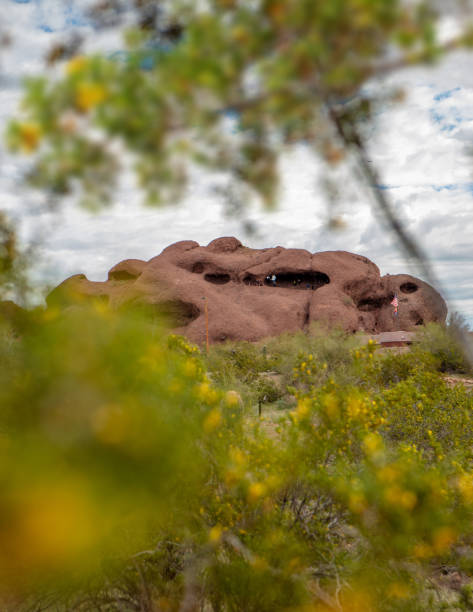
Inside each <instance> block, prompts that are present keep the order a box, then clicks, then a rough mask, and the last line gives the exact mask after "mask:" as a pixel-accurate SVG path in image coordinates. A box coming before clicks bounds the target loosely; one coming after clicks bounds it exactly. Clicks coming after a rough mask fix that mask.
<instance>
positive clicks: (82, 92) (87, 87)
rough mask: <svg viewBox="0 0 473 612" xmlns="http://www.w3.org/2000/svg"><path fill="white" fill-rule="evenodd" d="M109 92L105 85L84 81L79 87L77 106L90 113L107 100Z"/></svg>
mask: <svg viewBox="0 0 473 612" xmlns="http://www.w3.org/2000/svg"><path fill="white" fill-rule="evenodd" d="M106 97H107V92H106V90H105V87H103V85H100V84H99V83H92V82H90V81H84V82H81V83H79V84H78V85H77V90H76V100H75V101H76V106H77V107H78V108H79V109H80V110H81V111H84V112H87V111H89V110H90V109H91V108H93V107H94V106H97V105H98V104H100V103H101V102H103V101H104V100H105V98H106Z"/></svg>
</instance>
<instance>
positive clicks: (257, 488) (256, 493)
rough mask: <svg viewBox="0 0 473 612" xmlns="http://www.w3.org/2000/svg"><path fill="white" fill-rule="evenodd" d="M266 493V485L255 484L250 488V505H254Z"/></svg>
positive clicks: (248, 496) (248, 495)
mask: <svg viewBox="0 0 473 612" xmlns="http://www.w3.org/2000/svg"><path fill="white" fill-rule="evenodd" d="M265 493H266V485H264V484H263V483H262V482H253V483H252V484H251V485H250V486H249V487H248V494H247V498H248V501H249V502H250V503H254V502H256V501H258V499H260V497H262V496H263V495H264V494H265Z"/></svg>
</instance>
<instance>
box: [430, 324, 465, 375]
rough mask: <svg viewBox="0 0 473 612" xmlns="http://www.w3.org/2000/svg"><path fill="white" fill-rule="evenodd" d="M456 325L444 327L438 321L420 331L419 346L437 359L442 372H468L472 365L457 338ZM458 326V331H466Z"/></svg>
mask: <svg viewBox="0 0 473 612" xmlns="http://www.w3.org/2000/svg"><path fill="white" fill-rule="evenodd" d="M454 327H455V325H452V326H451V328H444V327H442V326H441V325H438V324H437V323H429V324H428V325H426V326H425V327H424V328H423V329H422V332H421V333H420V343H419V348H420V350H421V351H425V352H428V353H430V354H431V355H432V356H433V357H434V358H435V359H436V360H437V362H438V365H437V368H438V369H439V370H440V372H459V373H467V372H470V371H471V367H470V365H469V364H468V361H467V359H466V358H465V355H464V353H463V351H462V349H461V347H460V346H459V344H458V342H457V340H456V338H455V335H454V330H453V328H454ZM456 327H457V330H456V331H457V333H464V332H463V331H462V330H460V329H458V326H456Z"/></svg>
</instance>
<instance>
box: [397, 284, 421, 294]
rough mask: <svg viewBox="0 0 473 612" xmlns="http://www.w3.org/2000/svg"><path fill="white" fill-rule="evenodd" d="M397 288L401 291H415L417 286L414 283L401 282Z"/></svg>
mask: <svg viewBox="0 0 473 612" xmlns="http://www.w3.org/2000/svg"><path fill="white" fill-rule="evenodd" d="M399 289H400V290H401V291H402V292H403V293H415V292H416V291H417V289H419V287H418V286H417V285H416V284H415V283H403V284H402V285H401V286H400V287H399Z"/></svg>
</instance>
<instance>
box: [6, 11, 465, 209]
mask: <svg viewBox="0 0 473 612" xmlns="http://www.w3.org/2000/svg"><path fill="white" fill-rule="evenodd" d="M145 4H146V6H144V5H143V6H141V5H140V6H137V10H138V11H141V12H142V13H143V18H142V19H141V21H140V20H138V21H139V23H141V24H143V23H146V24H148V25H147V26H146V27H144V26H143V25H141V26H139V27H134V28H129V29H128V30H126V31H125V33H124V34H125V35H124V45H125V46H126V51H125V53H124V54H123V55H124V58H119V59H114V58H113V57H105V56H100V55H95V56H90V57H89V56H80V55H78V56H76V57H74V58H73V59H72V60H70V61H69V62H68V63H67V64H66V66H65V67H64V74H63V76H59V77H51V78H49V79H45V78H39V79H32V80H30V81H29V82H27V83H26V84H25V88H26V89H25V99H24V104H23V108H22V115H23V116H22V117H21V118H20V119H18V120H16V121H15V122H13V123H12V124H11V126H10V129H9V134H8V137H9V141H10V145H11V147H12V148H13V149H17V150H22V151H24V152H29V153H33V152H35V153H36V158H35V159H36V168H35V171H34V172H33V174H32V178H33V182H34V183H35V184H37V185H39V186H41V187H43V188H45V187H46V188H50V189H51V190H52V191H53V192H54V193H56V192H59V193H65V192H67V191H69V190H71V189H72V187H73V185H77V184H79V185H80V186H81V187H82V188H83V192H84V193H85V194H86V195H85V199H86V201H87V202H88V203H89V205H92V204H94V205H96V206H99V205H103V204H104V203H105V202H106V201H108V200H110V199H111V198H112V193H113V180H114V177H115V176H116V174H117V172H118V170H119V168H120V166H123V164H124V163H125V162H124V159H125V158H124V153H129V154H131V159H132V160H133V161H132V162H131V163H132V164H133V166H134V169H135V171H136V174H137V177H138V180H139V183H140V185H141V186H142V187H143V189H144V191H145V193H146V194H147V195H146V198H147V201H148V202H150V203H165V202H175V201H177V200H178V199H179V198H180V197H181V196H182V194H183V193H184V189H185V184H186V179H187V176H188V172H189V169H190V168H191V167H192V164H194V163H199V164H203V165H205V166H208V167H210V168H213V169H216V170H219V171H223V172H226V173H227V174H228V175H229V176H230V177H231V178H232V180H233V182H234V183H236V184H237V185H239V186H240V193H241V194H242V195H241V197H243V198H244V199H247V198H248V197H249V194H250V193H251V192H253V193H254V194H257V195H258V196H260V197H261V199H262V200H263V202H265V204H266V205H272V204H274V203H275V201H276V199H277V185H278V158H279V155H280V153H281V152H282V150H283V149H284V147H286V146H288V145H290V144H293V143H295V142H305V143H307V144H309V145H310V146H311V147H312V148H313V150H314V152H316V153H317V154H319V155H321V157H322V158H324V159H325V160H326V161H328V162H329V163H337V162H338V161H339V160H340V159H341V158H342V156H340V155H338V156H334V155H333V151H334V150H337V149H339V148H340V146H339V143H338V137H337V135H336V129H334V126H333V125H331V120H332V119H331V112H333V109H334V108H336V109H337V114H338V116H339V118H340V119H341V116H343V117H344V122H345V124H346V123H350V124H353V125H354V126H355V125H358V124H361V123H363V122H366V121H367V120H369V119H370V117H371V112H372V108H374V107H375V106H376V102H377V100H378V98H383V99H386V91H384V88H379V89H378V90H377V89H376V87H375V86H374V84H375V81H374V80H373V78H374V77H376V76H377V75H383V74H384V73H385V71H388V70H392V69H396V68H399V67H402V66H404V65H409V64H411V63H419V62H430V61H433V60H435V59H437V58H438V57H439V56H440V55H441V53H442V51H443V50H444V48H443V47H442V46H441V45H440V44H439V43H438V41H437V36H436V26H437V17H436V14H435V12H434V11H433V9H432V7H431V5H430V3H428V2H413V3H408V4H406V3H403V2H400V1H398V0H394V1H393V0H376V1H368V0H348V1H346V0H344V1H343V2H341V1H338V0H337V1H332V2H312V1H309V0H291V1H288V2H281V1H280V0H264V1H263V0H262V1H261V2H258V3H251V2H237V3H234V2H217V1H213V2H210V3H209V6H208V7H207V9H206V8H205V5H203V6H199V5H196V4H194V3H186V2H184V3H178V4H176V3H168V2H160V3H158V2H154V1H152V2H147V3H145ZM101 10H103V11H105V10H113V9H112V7H109V8H107V9H106V7H102V8H100V6H99V7H97V11H98V12H99V13H100V11H101ZM117 10H118V9H117ZM140 14H141V13H140ZM146 15H148V18H147V19H145V17H146ZM150 15H151V16H152V19H151V17H150ZM150 19H151V21H150ZM160 19H161V21H162V22H163V25H160V23H161V22H160ZM163 20H164V21H163ZM151 22H152V23H153V24H154V26H153V27H151ZM165 23H171V24H175V25H174V27H175V28H178V30H179V35H178V36H175V37H173V38H172V37H171V38H169V36H167V35H166V32H167V31H168V30H169V28H167V29H166V27H165ZM176 24H177V25H176ZM148 26H149V27H148ZM170 27H171V26H170ZM156 28H157V30H156ZM158 31H159V32H161V33H160V34H159V35H158V33H157V32H158ZM176 31H177V30H176ZM455 44H456V45H457V46H458V45H461V44H463V41H462V38H461V36H460V37H459V39H458V40H457V41H456V42H455ZM449 48H452V43H451V44H450V47H449ZM368 82H369V83H370V84H371V85H372V87H371V88H370V89H371V90H372V93H370V100H369V104H364V105H363V104H361V105H359V106H360V108H361V107H363V111H362V112H361V114H358V113H357V112H354V111H353V106H352V105H347V107H346V109H345V106H346V104H347V102H349V101H353V99H356V98H357V97H361V98H363V97H364V94H362V93H361V92H362V89H363V86H364V85H366V84H367V83H368ZM388 95H389V94H388ZM395 95H397V94H395V93H394V92H393V96H395ZM345 110H347V114H346V113H345ZM345 114H346V116H345ZM228 117H233V119H231V122H233V123H235V124H236V127H237V129H236V130H233V133H232V130H231V129H229V127H228V121H227V122H226V121H225V120H226V118H228ZM127 163H129V162H128V161H127V162H126V164H127ZM248 189H249V191H248ZM243 194H246V195H243Z"/></svg>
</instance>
